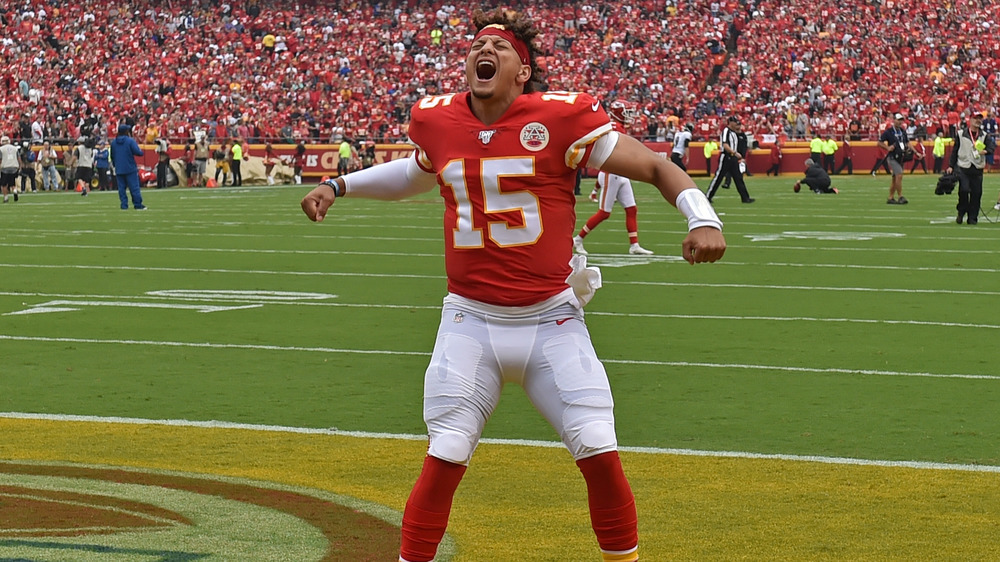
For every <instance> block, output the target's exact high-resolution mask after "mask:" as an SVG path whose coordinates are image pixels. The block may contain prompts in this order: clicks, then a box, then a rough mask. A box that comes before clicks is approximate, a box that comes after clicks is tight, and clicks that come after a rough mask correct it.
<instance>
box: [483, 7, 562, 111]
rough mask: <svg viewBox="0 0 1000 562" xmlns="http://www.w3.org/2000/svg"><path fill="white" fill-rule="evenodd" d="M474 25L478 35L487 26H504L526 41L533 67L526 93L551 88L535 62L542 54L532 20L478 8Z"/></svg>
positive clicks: (518, 13)
mask: <svg viewBox="0 0 1000 562" xmlns="http://www.w3.org/2000/svg"><path fill="white" fill-rule="evenodd" d="M472 23H473V24H474V25H475V26H476V33H479V32H480V31H482V29H483V28H484V27H486V26H487V25H492V24H500V25H503V26H504V27H506V28H507V29H508V30H510V32H511V33H513V34H514V36H515V37H517V38H518V39H520V40H521V41H524V44H525V45H527V46H528V65H529V66H531V79H529V80H528V83H527V84H525V85H524V93H526V94H530V93H532V92H544V91H546V90H547V89H548V87H549V86H548V84H547V83H546V82H545V78H544V77H543V76H542V70H541V69H540V68H538V63H536V62H535V59H536V58H537V57H538V56H539V55H541V54H542V52H541V51H539V50H538V48H537V47H535V44H534V42H533V40H534V39H535V37H537V36H538V33H539V30H538V28H536V27H535V24H534V23H532V22H531V20H530V19H528V18H527V17H526V16H524V15H523V14H521V13H520V12H515V11H513V10H507V9H504V8H496V9H494V10H493V11H492V12H484V11H482V10H481V9H478V8H477V9H476V11H475V12H474V13H473V14H472Z"/></svg>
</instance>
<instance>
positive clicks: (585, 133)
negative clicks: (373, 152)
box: [409, 92, 611, 306]
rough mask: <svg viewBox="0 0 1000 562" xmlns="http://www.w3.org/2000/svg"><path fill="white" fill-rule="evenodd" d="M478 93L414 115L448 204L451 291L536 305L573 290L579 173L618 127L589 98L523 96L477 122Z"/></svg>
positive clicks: (422, 153)
mask: <svg viewBox="0 0 1000 562" xmlns="http://www.w3.org/2000/svg"><path fill="white" fill-rule="evenodd" d="M469 96H470V94H469V93H468V92H464V93H461V94H448V95H442V96H432V97H427V98H424V99H423V100H421V101H420V102H418V103H417V104H416V105H415V106H414V107H413V111H412V114H411V115H412V116H411V121H410V129H409V135H410V139H411V140H412V141H413V143H414V144H415V145H416V146H417V159H418V162H419V163H420V166H421V167H422V168H424V169H425V170H426V171H428V172H431V173H434V174H436V175H437V181H438V184H439V185H440V186H441V197H442V198H443V199H444V201H445V211H444V240H445V268H446V270H447V274H448V291H450V292H452V293H454V294H457V295H461V296H463V297H466V298H470V299H475V300H478V301H482V302H486V303H489V304H494V305H500V306H528V305H532V304H535V303H538V302H541V301H543V300H545V299H547V298H549V297H552V296H554V295H556V294H558V293H560V292H561V291H563V290H564V289H566V288H567V284H566V277H567V276H568V275H569V274H570V271H571V270H570V266H569V260H570V258H571V257H572V254H573V233H574V232H575V228H576V211H575V207H576V196H575V195H574V193H573V189H574V186H575V181H576V168H577V167H579V166H581V165H585V164H586V162H587V160H588V159H589V158H590V152H591V150H592V147H593V143H594V141H596V140H597V139H598V138H599V137H600V136H601V135H604V134H606V133H608V132H609V131H610V130H611V120H610V118H609V117H608V114H607V113H605V111H604V109H603V108H602V107H601V104H600V102H598V101H597V100H595V99H594V98H593V97H591V96H589V95H587V94H582V93H569V92H537V93H533V94H524V95H521V96H518V98H517V99H516V100H515V101H514V103H513V104H512V105H511V106H510V108H508V109H507V112H506V113H504V115H503V117H501V118H500V119H499V120H498V121H497V122H495V123H493V124H491V125H484V124H483V123H482V122H481V121H479V119H477V118H476V116H475V115H473V113H472V110H471V109H470V106H469Z"/></svg>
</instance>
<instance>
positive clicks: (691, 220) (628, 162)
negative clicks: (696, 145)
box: [591, 135, 726, 264]
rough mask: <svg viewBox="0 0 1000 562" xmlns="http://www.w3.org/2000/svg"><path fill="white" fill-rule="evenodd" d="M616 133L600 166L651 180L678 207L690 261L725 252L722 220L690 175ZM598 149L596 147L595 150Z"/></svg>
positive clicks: (619, 173)
mask: <svg viewBox="0 0 1000 562" xmlns="http://www.w3.org/2000/svg"><path fill="white" fill-rule="evenodd" d="M617 136H618V140H617V143H616V144H615V145H614V148H613V149H612V150H611V152H610V154H608V155H607V157H606V158H605V159H604V160H603V162H601V163H600V164H599V167H600V169H601V170H604V171H605V172H609V173H612V174H618V175H621V176H625V177H627V178H631V179H633V180H638V181H643V182H647V183H651V184H653V185H654V186H656V188H657V189H658V190H660V193H661V194H662V195H663V198H664V199H666V200H667V202H669V203H670V204H671V205H674V206H676V207H677V209H678V210H679V211H680V212H681V213H682V214H683V215H684V216H685V217H686V218H687V219H688V235H687V237H686V238H685V239H684V243H683V244H682V248H683V253H684V259H685V260H687V261H688V263H691V264H694V263H701V262H714V261H716V260H718V259H719V258H721V257H722V254H724V253H725V251H726V239H725V238H724V237H723V236H722V221H720V220H719V217H718V215H716V214H715V210H714V209H713V208H712V204H711V203H709V202H708V199H707V198H706V197H705V194H704V193H702V192H701V190H700V189H698V188H697V187H696V186H695V184H694V180H692V179H691V176H689V175H687V173H685V172H684V170H682V169H680V168H679V167H678V166H677V165H676V164H674V163H673V162H671V161H669V160H667V159H665V158H661V157H660V156H659V155H658V154H656V153H655V152H653V151H652V150H650V149H648V148H646V146H645V145H643V144H642V143H641V142H639V141H637V140H635V139H634V138H632V137H630V136H628V135H617ZM609 140H610V137H609ZM599 148H600V147H595V152H596V151H597V150H599ZM596 156H597V158H598V160H599V159H600V157H601V155H599V154H597V155H596ZM593 158H594V157H593V156H592V157H591V159H592V160H593Z"/></svg>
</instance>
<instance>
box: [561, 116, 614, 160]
mask: <svg viewBox="0 0 1000 562" xmlns="http://www.w3.org/2000/svg"><path fill="white" fill-rule="evenodd" d="M610 130H611V123H610V122H608V123H606V124H604V125H601V126H600V127H598V128H596V129H594V130H593V131H591V132H589V133H587V134H586V135H584V136H582V137H580V138H579V139H578V140H577V141H576V142H575V143H573V144H572V145H571V146H570V147H569V150H567V151H566V166H567V167H569V168H572V169H574V170H575V169H576V167H577V166H579V165H580V163H581V162H583V157H584V156H585V155H586V153H587V147H589V146H590V145H591V144H593V143H594V141H596V140H597V139H598V138H600V136H601V135H603V134H606V133H607V132H608V131H610Z"/></svg>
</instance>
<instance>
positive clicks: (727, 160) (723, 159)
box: [708, 115, 755, 203]
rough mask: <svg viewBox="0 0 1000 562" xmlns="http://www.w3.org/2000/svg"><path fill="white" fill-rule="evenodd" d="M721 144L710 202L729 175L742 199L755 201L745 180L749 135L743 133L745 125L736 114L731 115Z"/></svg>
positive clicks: (711, 184) (710, 192) (745, 201)
mask: <svg viewBox="0 0 1000 562" xmlns="http://www.w3.org/2000/svg"><path fill="white" fill-rule="evenodd" d="M719 144H720V145H722V156H720V158H719V169H718V170H717V171H716V172H715V177H713V178H712V183H710V184H709V185H708V200H709V202H711V201H712V198H713V197H715V192H716V191H718V190H719V187H720V186H721V185H722V182H723V181H724V180H725V179H726V177H727V176H728V177H730V178H732V180H733V183H735V184H736V191H738V192H740V200H742V201H743V202H744V203H753V202H754V201H755V199H753V198H751V197H750V194H749V193H748V192H747V184H746V183H744V181H743V174H744V173H745V172H746V155H747V136H746V135H745V134H743V126H742V125H741V124H740V120H739V119H738V118H737V117H736V116H735V115H730V116H729V120H728V122H727V124H726V128H725V129H723V130H722V138H721V139H720V140H719Z"/></svg>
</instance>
